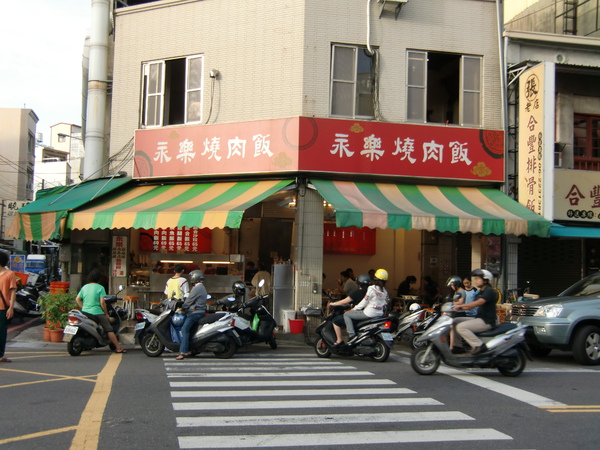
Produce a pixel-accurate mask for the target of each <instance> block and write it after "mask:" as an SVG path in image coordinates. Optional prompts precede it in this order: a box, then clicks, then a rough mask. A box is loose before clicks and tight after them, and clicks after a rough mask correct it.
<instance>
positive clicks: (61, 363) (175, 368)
mask: <svg viewBox="0 0 600 450" xmlns="http://www.w3.org/2000/svg"><path fill="white" fill-rule="evenodd" d="M40 333H41V330H40ZM126 348H128V350H129V351H128V353H127V354H125V355H116V354H113V353H111V352H109V351H108V349H106V350H95V351H92V352H84V353H83V354H82V355H81V356H78V357H71V356H69V355H68V354H67V352H66V345H65V344H49V343H42V342H33V341H21V340H18V339H17V340H15V341H12V342H10V343H9V347H8V351H7V355H8V356H9V357H11V358H12V359H13V363H11V364H6V365H2V366H1V367H0V393H1V394H2V396H1V397H0V398H2V404H3V408H2V420H1V421H0V446H2V448H3V449H4V448H6V449H30V448H57V449H63V448H72V449H77V448H81V449H85V450H90V449H95V448H98V449H114V448H128V449H142V448H144V449H147V448H161V449H177V448H307V447H313V448H317V447H318V448H327V449H334V448H344V449H365V448H378V449H380V448H407V449H408V448H411V449H412V448H415V447H416V448H423V449H431V448H440V449H441V448H443V449H481V448H486V449H548V448H561V449H575V448H577V449H597V448H598V447H599V444H598V443H599V442H600V429H599V428H598V426H597V421H598V415H599V414H600V393H599V392H598V389H597V387H596V382H597V379H598V371H599V370H600V367H584V366H579V365H577V364H576V363H575V362H574V361H573V359H572V357H571V356H570V354H569V353H565V352H556V353H555V352H553V354H551V355H550V356H549V357H547V358H543V359H539V360H536V361H535V362H533V363H530V364H529V365H528V367H527V369H526V371H525V372H524V373H523V374H522V375H521V376H519V377H517V378H506V377H503V376H502V375H500V374H499V373H498V372H497V371H495V370H485V371H482V370H478V371H459V370H455V369H452V368H448V367H442V368H441V369H440V371H438V373H436V374H434V375H431V376H420V375H418V374H416V373H414V372H413V371H412V369H411V368H410V365H409V364H408V355H409V353H408V348H407V347H405V346H403V345H398V346H397V347H396V348H395V349H394V351H393V353H392V356H391V358H390V360H389V361H388V362H386V363H374V362H372V361H371V360H369V359H360V358H336V357H332V358H329V359H319V358H317V357H316V356H315V354H314V352H313V351H312V349H311V348H310V347H307V346H304V345H294V344H286V343H285V342H280V346H279V348H278V349H277V350H274V351H273V350H270V349H269V348H268V346H266V345H256V346H254V347H251V348H250V349H247V350H245V351H242V352H240V353H238V354H237V355H235V356H234V357H233V358H231V359H229V360H219V359H216V358H214V357H213V356H211V355H202V356H199V357H197V358H190V359H186V360H184V361H183V362H179V361H175V360H174V356H175V355H173V354H170V353H165V354H164V355H163V356H162V357H159V358H148V357H147V356H145V355H144V354H143V353H142V352H141V350H140V349H139V347H134V346H131V345H130V346H128V347H126Z"/></svg>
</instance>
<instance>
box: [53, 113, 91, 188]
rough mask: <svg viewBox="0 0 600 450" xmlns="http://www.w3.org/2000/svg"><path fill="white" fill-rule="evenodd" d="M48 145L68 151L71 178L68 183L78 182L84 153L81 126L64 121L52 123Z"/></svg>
mask: <svg viewBox="0 0 600 450" xmlns="http://www.w3.org/2000/svg"><path fill="white" fill-rule="evenodd" d="M50 145H51V146H52V147H54V148H55V149H57V150H62V151H64V152H67V153H68V157H69V165H70V166H71V175H70V176H71V179H72V181H70V183H79V181H80V180H81V178H80V175H81V164H82V160H83V155H84V149H83V134H82V130H81V127H80V126H79V125H73V124H70V123H64V122H61V123H57V124H56V125H52V126H51V127H50Z"/></svg>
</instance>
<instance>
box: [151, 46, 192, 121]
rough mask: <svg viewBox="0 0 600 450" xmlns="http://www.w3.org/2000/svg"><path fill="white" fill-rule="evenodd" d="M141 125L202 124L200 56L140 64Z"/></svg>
mask: <svg viewBox="0 0 600 450" xmlns="http://www.w3.org/2000/svg"><path fill="white" fill-rule="evenodd" d="M142 69H143V71H142V73H143V99H142V101H143V105H142V124H143V125H145V126H147V127H160V126H165V125H178V124H186V123H197V122H200V121H202V72H203V57H202V55H194V56H188V57H185V58H173V59H165V60H160V61H149V62H146V63H144V64H143V67H142Z"/></svg>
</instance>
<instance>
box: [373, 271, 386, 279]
mask: <svg viewBox="0 0 600 450" xmlns="http://www.w3.org/2000/svg"><path fill="white" fill-rule="evenodd" d="M375 279H376V280H381V281H387V280H388V273H387V271H386V270H384V269H377V271H376V272H375Z"/></svg>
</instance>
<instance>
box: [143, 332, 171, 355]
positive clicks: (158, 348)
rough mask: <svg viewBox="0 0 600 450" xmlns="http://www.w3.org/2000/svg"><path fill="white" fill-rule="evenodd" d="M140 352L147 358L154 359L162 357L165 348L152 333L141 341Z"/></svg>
mask: <svg viewBox="0 0 600 450" xmlns="http://www.w3.org/2000/svg"><path fill="white" fill-rule="evenodd" d="M142 350H143V351H144V353H145V354H146V355H147V356H150V357H153V358H154V357H156V356H160V355H162V353H163V352H164V351H165V346H164V345H163V343H162V342H160V339H158V336H157V335H156V334H154V333H147V334H146V335H145V336H144V339H143V340H142Z"/></svg>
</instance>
